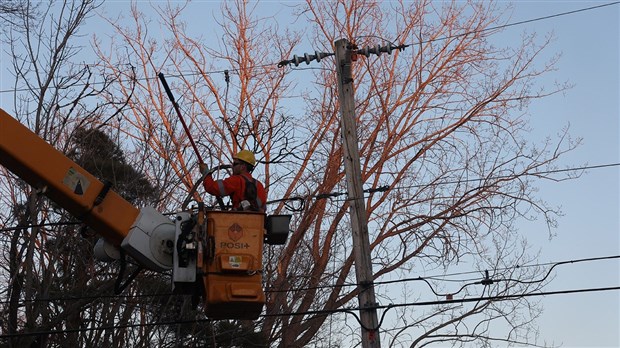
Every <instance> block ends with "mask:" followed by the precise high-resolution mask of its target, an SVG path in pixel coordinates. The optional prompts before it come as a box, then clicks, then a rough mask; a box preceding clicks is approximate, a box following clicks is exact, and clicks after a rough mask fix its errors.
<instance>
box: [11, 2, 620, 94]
mask: <svg viewBox="0 0 620 348" xmlns="http://www.w3.org/2000/svg"><path fill="white" fill-rule="evenodd" d="M619 3H620V1H614V2H610V3H606V4H601V5H595V6H590V7H584V8H580V9H576V10H572V11H566V12H560V13H556V14H552V15H548V16H542V17H535V18H531V19H526V20H522V21H517V22H512V23H507V24H502V25H498V26H495V27H490V28H484V29H479V30H472V31H468V32H465V33H462V34H456V35H451V36H445V37H440V38H436V39H432V40H425V41H420V42H417V43H413V44H408V45H407V46H411V45H419V44H423V43H428V42H435V41H442V40H449V39H452V38H456V37H460V36H464V35H470V34H474V33H479V32H485V31H492V30H499V29H505V28H509V27H513V26H518V25H523V24H528V23H533V22H538V21H543V20H547V19H552V18H557V17H562V16H568V15H572V14H576V13H580V12H586V11H591V10H596V9H600V8H603V7H607V6H613V5H617V4H619ZM278 64H279V62H277V63H269V64H259V65H255V66H254V67H253V68H254V69H258V68H261V69H264V68H268V67H273V66H277V65H278ZM92 65H93V66H94V65H97V64H92ZM239 71H240V69H233V68H230V69H219V70H212V71H202V72H186V73H182V74H173V73H169V74H167V75H168V76H170V77H185V76H200V75H214V74H228V73H229V72H236V73H238V72H239ZM148 80H157V76H152V77H142V78H135V79H133V80H132V81H148ZM103 83H104V82H93V83H83V84H76V85H75V86H78V87H79V86H86V85H98V84H103ZM28 91H30V89H27V88H23V89H11V90H0V93H14V92H28Z"/></svg>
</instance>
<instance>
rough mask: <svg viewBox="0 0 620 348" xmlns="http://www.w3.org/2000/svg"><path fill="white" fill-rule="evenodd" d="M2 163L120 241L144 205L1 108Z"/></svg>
mask: <svg viewBox="0 0 620 348" xmlns="http://www.w3.org/2000/svg"><path fill="white" fill-rule="evenodd" d="M0 165H2V166H4V167H6V168H7V169H9V170H10V171H11V172H13V173H14V174H15V175H17V176H18V177H20V178H22V179H23V180H25V181H26V182H27V183H28V184H30V185H31V186H33V187H35V188H36V189H38V190H40V191H41V192H42V193H44V194H45V195H46V196H48V197H49V198H50V199H51V200H53V201H54V202H56V203H57V204H58V205H60V206H61V207H62V208H64V209H65V210H67V212H69V213H70V214H72V215H73V216H75V217H76V218H78V219H80V220H81V221H83V222H84V223H85V224H86V225H88V226H89V227H90V228H92V229H93V230H95V231H96V232H97V233H99V234H100V235H101V236H102V237H104V238H105V239H107V240H108V241H109V242H110V243H112V244H113V245H115V246H120V244H121V242H122V241H123V239H124V238H125V237H126V236H127V234H128V232H129V230H130V228H131V227H132V224H133V223H134V222H135V221H136V218H137V216H138V214H139V209H138V208H136V207H134V206H133V205H132V204H131V203H129V202H127V201H126V200H125V199H123V198H122V197H121V196H119V195H118V194H117V193H115V192H114V191H108V188H106V187H105V185H104V183H102V182H101V181H99V180H98V179H97V178H95V177H94V176H93V175H92V174H90V173H88V172H87V171H86V170H85V169H83V168H82V167H80V166H79V165H77V164H76V163H75V162H73V161H72V160H71V159H69V158H68V157H67V156H65V155H64V154H62V153H61V152H59V151H58V150H56V149H55V148H54V147H53V146H51V145H50V144H48V143H47V142H45V141H44V140H43V139H41V138H40V137H39V136H38V135H36V134H35V133H33V132H32V131H31V130H30V129H28V128H27V127H25V126H24V125H22V124H21V123H20V122H19V121H17V120H16V119H14V118H13V117H12V116H10V115H9V114H8V113H7V112H5V111H4V110H2V109H0Z"/></svg>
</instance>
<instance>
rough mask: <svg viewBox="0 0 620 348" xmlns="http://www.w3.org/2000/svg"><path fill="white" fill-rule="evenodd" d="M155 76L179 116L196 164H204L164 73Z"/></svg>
mask: <svg viewBox="0 0 620 348" xmlns="http://www.w3.org/2000/svg"><path fill="white" fill-rule="evenodd" d="M157 76H158V77H159V80H160V81H161V84H162V85H163V86H164V89H165V90H166V94H167V95H168V98H170V101H171V102H172V105H173V106H174V110H176V112H177V115H179V120H181V124H182V125H183V128H184V129H185V134H187V137H188V138H189V142H190V143H191V144H192V147H193V148H194V152H196V156H197V157H198V163H205V162H204V161H203V160H202V157H201V156H200V152H198V148H197V147H196V144H195V143H194V139H193V138H192V135H191V134H190V133H189V128H187V124H185V120H183V116H182V115H181V110H180V109H179V104H177V102H176V100H174V96H173V95H172V91H170V87H168V82H166V78H165V77H164V73H162V72H160V73H159V74H158V75H157Z"/></svg>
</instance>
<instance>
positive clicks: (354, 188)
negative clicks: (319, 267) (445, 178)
mask: <svg viewBox="0 0 620 348" xmlns="http://www.w3.org/2000/svg"><path fill="white" fill-rule="evenodd" d="M334 45H335V46H336V53H335V54H334V53H326V52H317V51H314V54H308V53H305V54H304V55H303V56H297V55H294V56H293V58H292V59H286V60H283V61H281V62H280V63H278V67H285V66H287V65H289V64H295V66H296V67H297V66H299V64H301V63H306V64H310V62H312V61H314V60H316V61H317V62H320V61H321V59H323V58H325V57H330V56H333V55H335V56H336V57H335V58H336V71H337V74H338V76H337V78H338V94H339V97H340V115H341V127H340V128H341V129H342V141H343V148H344V154H343V157H344V169H345V173H346V177H347V188H348V191H347V193H348V197H349V204H350V207H349V215H350V218H351V232H352V235H353V256H354V257H355V276H356V278H357V283H358V284H359V285H358V287H359V291H360V293H359V295H358V296H357V299H358V302H359V308H360V321H361V323H362V347H363V348H380V347H381V343H380V340H379V322H378V319H377V302H376V299H375V285H374V282H373V272H372V262H371V258H370V240H369V237H368V217H367V216H366V207H365V206H364V190H363V187H362V185H363V182H362V170H361V168H360V155H359V149H358V139H357V129H356V126H355V100H354V93H353V92H354V91H353V77H352V74H351V63H352V62H353V55H354V54H355V55H357V56H365V57H366V58H368V57H370V56H371V55H377V56H380V55H381V54H382V53H387V54H392V51H394V50H399V51H402V50H404V49H405V48H406V47H408V46H409V45H404V44H403V45H392V43H390V42H387V43H386V45H385V46H380V45H376V46H374V47H365V48H362V49H359V50H358V49H357V48H356V47H353V46H354V45H352V44H351V43H349V41H348V40H346V39H340V40H338V41H336V42H334ZM386 189H387V187H381V188H378V189H377V190H386Z"/></svg>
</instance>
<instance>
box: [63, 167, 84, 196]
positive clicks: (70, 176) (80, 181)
mask: <svg viewBox="0 0 620 348" xmlns="http://www.w3.org/2000/svg"><path fill="white" fill-rule="evenodd" d="M62 183H63V184H65V185H66V186H67V187H68V188H69V189H71V191H73V193H75V194H76V195H80V196H81V195H83V194H84V192H86V190H87V189H88V186H89V185H90V181H88V179H86V177H85V176H84V175H83V174H81V173H80V172H78V171H77V170H75V169H74V168H69V171H67V175H65V177H64V179H63V180H62Z"/></svg>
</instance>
